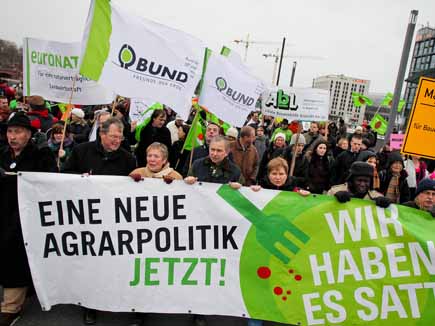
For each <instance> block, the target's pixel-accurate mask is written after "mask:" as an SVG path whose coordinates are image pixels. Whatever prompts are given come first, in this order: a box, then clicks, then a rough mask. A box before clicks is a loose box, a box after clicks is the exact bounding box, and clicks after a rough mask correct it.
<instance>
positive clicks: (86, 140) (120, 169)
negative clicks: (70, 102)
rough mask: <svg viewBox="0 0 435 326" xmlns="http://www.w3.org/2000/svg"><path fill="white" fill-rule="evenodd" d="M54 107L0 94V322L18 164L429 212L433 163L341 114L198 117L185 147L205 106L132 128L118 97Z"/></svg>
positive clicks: (14, 277)
mask: <svg viewBox="0 0 435 326" xmlns="http://www.w3.org/2000/svg"><path fill="white" fill-rule="evenodd" d="M14 101H15V102H14ZM17 101H18V103H19V105H17ZM63 113H64V111H63V110H62V108H61V106H60V105H59V104H57V103H49V102H48V101H46V100H45V99H44V98H42V97H40V96H30V97H27V98H25V99H23V98H22V96H21V97H20V96H17V99H12V98H10V97H9V98H8V97H6V96H0V128H1V129H0V173H1V176H0V188H1V194H2V195H1V196H0V201H1V206H0V209H1V211H2V214H1V218H0V255H1V256H0V259H1V261H2V268H0V285H2V286H3V288H4V298H3V302H2V303H1V318H0V326H6V325H8V326H9V325H11V324H12V323H13V322H14V321H15V320H16V319H17V318H18V317H19V316H20V313H21V311H22V307H23V304H24V301H25V298H26V296H27V295H28V294H29V291H30V289H31V287H32V280H31V277H30V271H29V266H28V263H27V258H26V253H25V249H24V244H23V238H22V234H21V227H20V220H19V211H18V198H17V178H16V173H17V172H18V171H36V172H56V173H75V174H84V175H89V176H90V175H119V176H130V177H131V178H132V180H134V181H136V182H140V181H141V180H143V179H144V178H161V179H162V180H163V181H164V182H166V183H170V182H172V181H173V180H184V182H185V183H187V184H194V183H195V182H213V183H222V184H223V183H229V184H230V186H231V187H232V188H233V189H239V188H240V187H242V186H247V187H250V188H251V189H252V191H260V190H261V189H262V188H265V189H276V190H283V191H295V192H298V193H299V194H300V195H301V196H308V195H310V194H328V195H333V196H335V198H336V199H337V200H338V201H339V202H340V203H345V202H347V201H349V200H351V198H362V199H367V200H373V201H374V202H375V204H376V205H378V206H380V207H388V206H389V205H390V204H391V203H394V204H403V205H407V206H410V207H413V208H417V209H421V210H424V211H428V212H430V213H431V214H432V216H435V209H434V202H435V172H434V169H435V164H434V162H433V161H430V160H423V159H421V158H419V157H415V156H412V157H402V155H401V154H400V152H399V151H397V150H391V149H390V147H389V144H388V142H387V143H385V144H382V146H379V145H380V144H378V143H377V142H378V137H377V135H376V133H375V132H373V131H372V130H370V127H368V126H364V127H362V126H361V127H358V128H356V129H355V130H354V131H353V132H352V133H348V130H347V128H346V125H345V124H344V121H339V122H338V124H337V123H336V122H334V121H330V122H324V123H319V122H311V124H310V127H309V130H306V131H303V130H301V125H300V123H298V122H295V121H291V122H289V121H287V120H285V119H284V120H283V119H274V118H273V117H270V116H261V113H260V112H252V113H251V114H250V115H249V116H248V117H247V120H246V123H245V126H243V127H241V128H234V127H231V128H228V129H227V130H226V131H224V128H223V127H222V125H221V124H220V123H218V122H215V121H208V122H206V124H205V125H204V128H205V139H204V143H203V145H201V146H199V147H196V148H194V149H192V150H191V151H189V150H183V145H184V142H185V140H186V138H187V135H188V134H189V131H190V126H191V124H192V121H193V119H194V116H195V114H202V115H204V119H203V120H206V118H205V112H200V111H198V110H196V109H192V113H191V116H190V117H189V119H188V120H186V121H184V120H183V119H182V117H179V116H177V115H176V114H175V112H173V111H172V110H171V109H170V108H167V107H162V108H161V109H156V110H155V111H154V112H153V114H152V116H151V118H150V121H149V123H148V124H146V125H143V126H140V127H139V126H138V125H137V123H136V122H135V121H130V118H129V100H128V99H121V100H119V101H118V102H117V103H116V104H115V105H114V106H113V109H112V107H111V106H108V107H104V106H83V107H76V108H74V109H73V110H72V111H71V116H70V118H69V119H66V121H67V122H65V121H64V120H65V119H63V120H62V115H63ZM65 124H66V125H65ZM377 148H380V149H379V150H376V149H377ZM132 182H133V181H132ZM146 316H147V315H136V316H135V318H134V321H133V322H132V325H142V324H143V322H144V320H145V319H146ZM166 318H182V316H181V317H180V316H174V315H171V316H170V315H168V316H166ZM189 318H192V323H193V322H195V323H196V324H197V325H208V324H210V325H212V324H213V318H218V317H217V316H196V317H195V318H193V317H192V316H189ZM233 319H234V318H230V317H228V318H227V319H226V320H225V321H223V322H225V323H227V324H228V323H230V324H231V320H233ZM96 321H97V313H96V311H95V310H91V309H85V313H84V323H85V324H95V323H96ZM247 323H248V324H249V325H261V324H262V321H256V320H248V321H247Z"/></svg>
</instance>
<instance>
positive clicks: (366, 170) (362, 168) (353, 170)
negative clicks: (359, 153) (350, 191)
mask: <svg viewBox="0 0 435 326" xmlns="http://www.w3.org/2000/svg"><path fill="white" fill-rule="evenodd" d="M349 172H350V173H349V177H348V180H349V179H350V178H352V177H361V176H364V177H370V178H373V174H374V169H373V166H371V165H370V164H368V163H366V162H358V161H357V162H354V163H352V165H351V167H350V170H349Z"/></svg>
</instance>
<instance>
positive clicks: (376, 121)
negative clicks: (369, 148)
mask: <svg viewBox="0 0 435 326" xmlns="http://www.w3.org/2000/svg"><path fill="white" fill-rule="evenodd" d="M370 127H372V129H373V130H374V131H376V132H377V133H378V134H380V135H385V133H386V132H387V127H388V122H387V121H385V119H384V118H383V117H382V116H381V115H380V114H379V113H376V114H375V115H374V117H373V119H372V121H370Z"/></svg>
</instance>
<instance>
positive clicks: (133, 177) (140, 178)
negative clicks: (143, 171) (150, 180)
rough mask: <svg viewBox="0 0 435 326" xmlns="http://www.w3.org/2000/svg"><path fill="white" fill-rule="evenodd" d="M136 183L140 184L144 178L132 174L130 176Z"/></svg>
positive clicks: (137, 174)
mask: <svg viewBox="0 0 435 326" xmlns="http://www.w3.org/2000/svg"><path fill="white" fill-rule="evenodd" d="M129 177H130V178H132V179H133V180H134V181H135V182H139V181H141V180H142V176H141V175H140V174H139V173H132V174H130V175H129Z"/></svg>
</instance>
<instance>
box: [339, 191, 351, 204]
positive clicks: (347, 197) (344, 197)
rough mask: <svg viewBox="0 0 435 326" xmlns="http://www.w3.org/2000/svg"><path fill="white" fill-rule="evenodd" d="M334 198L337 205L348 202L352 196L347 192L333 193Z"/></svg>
mask: <svg viewBox="0 0 435 326" xmlns="http://www.w3.org/2000/svg"><path fill="white" fill-rule="evenodd" d="M335 198H337V200H338V202H339V203H346V202H348V201H350V199H351V198H352V196H351V194H350V192H349V191H337V192H336V193H335Z"/></svg>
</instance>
